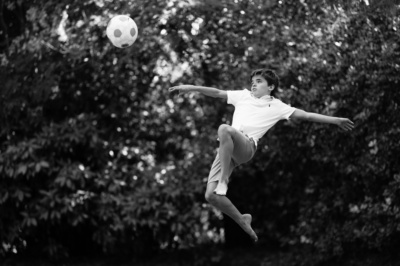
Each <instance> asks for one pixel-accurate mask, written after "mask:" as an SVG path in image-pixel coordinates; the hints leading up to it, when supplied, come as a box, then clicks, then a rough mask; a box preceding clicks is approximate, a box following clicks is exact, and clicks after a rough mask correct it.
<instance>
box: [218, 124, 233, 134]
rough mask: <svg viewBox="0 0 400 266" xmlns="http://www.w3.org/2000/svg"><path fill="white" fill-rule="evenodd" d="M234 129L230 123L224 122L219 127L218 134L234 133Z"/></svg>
mask: <svg viewBox="0 0 400 266" xmlns="http://www.w3.org/2000/svg"><path fill="white" fill-rule="evenodd" d="M234 131H235V130H234V128H233V127H231V126H230V125H227V124H222V125H220V126H219V128H218V136H226V135H232V134H233V133H234Z"/></svg>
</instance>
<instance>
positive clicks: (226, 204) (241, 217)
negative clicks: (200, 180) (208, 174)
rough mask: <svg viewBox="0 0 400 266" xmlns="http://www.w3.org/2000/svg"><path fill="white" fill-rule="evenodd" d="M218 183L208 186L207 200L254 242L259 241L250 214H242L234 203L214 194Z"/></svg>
mask: <svg viewBox="0 0 400 266" xmlns="http://www.w3.org/2000/svg"><path fill="white" fill-rule="evenodd" d="M217 184H218V182H211V183H208V184H207V190H206V195H205V197H206V200H207V201H208V202H209V203H210V204H211V205H213V206H214V207H216V208H218V209H219V210H220V211H222V212H223V213H225V214H226V215H228V216H229V217H231V218H232V219H233V220H234V221H235V222H236V223H237V224H238V225H239V226H240V227H241V228H242V229H243V230H244V231H245V232H246V233H247V234H249V235H250V237H251V238H252V239H253V241H255V242H256V241H257V240H258V237H257V235H256V233H255V232H254V231H253V229H252V228H251V219H252V217H251V215H250V214H241V213H240V212H239V210H238V209H237V208H236V207H235V205H233V204H232V202H231V201H230V200H229V199H228V198H227V197H226V196H221V195H216V194H215V193H214V190H215V188H216V187H217Z"/></svg>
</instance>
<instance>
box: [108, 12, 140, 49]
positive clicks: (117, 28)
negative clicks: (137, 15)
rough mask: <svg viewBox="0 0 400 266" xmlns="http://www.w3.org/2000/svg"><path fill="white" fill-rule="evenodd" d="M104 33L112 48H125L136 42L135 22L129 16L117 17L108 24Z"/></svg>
mask: <svg viewBox="0 0 400 266" xmlns="http://www.w3.org/2000/svg"><path fill="white" fill-rule="evenodd" d="M106 33H107V37H108V39H110V41H111V43H112V44H113V45H114V46H116V47H118V48H126V47H129V46H131V45H132V44H133V43H134V42H135V41H136V38H137V36H138V29H137V26H136V23H135V21H133V19H131V18H130V17H129V16H125V15H118V16H115V17H113V18H112V19H111V20H110V21H109V22H108V25H107V30H106Z"/></svg>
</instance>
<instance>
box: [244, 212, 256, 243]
mask: <svg viewBox="0 0 400 266" xmlns="http://www.w3.org/2000/svg"><path fill="white" fill-rule="evenodd" d="M242 217H243V221H244V223H245V226H244V227H242V228H243V230H244V231H245V232H246V233H248V234H249V235H250V237H251V239H253V241H254V242H257V241H258V237H257V235H256V233H255V232H254V231H253V228H251V220H252V217H251V214H243V215H242Z"/></svg>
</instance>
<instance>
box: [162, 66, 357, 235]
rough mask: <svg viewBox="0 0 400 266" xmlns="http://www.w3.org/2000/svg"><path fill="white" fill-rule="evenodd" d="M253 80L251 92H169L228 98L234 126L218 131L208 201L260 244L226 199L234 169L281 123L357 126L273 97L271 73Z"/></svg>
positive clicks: (189, 88)
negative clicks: (260, 140)
mask: <svg viewBox="0 0 400 266" xmlns="http://www.w3.org/2000/svg"><path fill="white" fill-rule="evenodd" d="M250 78H251V91H249V90H247V89H244V90H235V91H234V90H228V91H224V90H219V89H215V88H210V87H202V86H193V85H180V86H176V87H172V88H170V89H169V91H170V92H173V91H179V93H187V92H192V91H194V92H200V93H203V94H204V95H207V96H211V97H215V98H223V99H227V102H228V104H232V105H234V106H235V111H234V113H233V119H232V125H231V126H229V125H226V124H223V125H221V126H220V127H219V128H218V138H219V150H218V153H217V156H216V158H215V160H214V163H213V165H212V167H211V171H210V174H209V176H208V183H207V189H206V194H205V198H206V200H207V201H208V202H209V203H210V204H211V205H213V206H215V207H216V208H218V209H219V210H221V211H222V212H223V213H225V214H226V215H228V216H229V217H231V218H232V219H233V220H234V221H235V222H236V223H238V224H239V226H240V227H241V228H242V229H243V230H244V231H245V232H246V233H247V234H249V235H250V237H251V238H252V239H253V240H254V241H257V240H258V238H257V235H256V233H255V232H254V231H253V229H252V228H251V220H252V217H251V215H250V214H241V213H240V212H239V210H238V209H237V208H236V207H235V206H234V205H233V204H232V202H231V201H230V200H229V199H228V198H227V197H226V192H227V190H228V182H229V176H230V175H231V174H232V171H233V169H234V168H235V167H236V166H238V165H240V164H243V163H245V162H248V161H249V160H250V159H251V158H252V157H253V156H254V153H255V152H256V149H257V142H258V140H259V139H260V138H261V137H262V136H263V135H264V134H265V133H266V132H267V131H268V130H269V129H270V128H271V127H272V126H274V125H275V124H276V123H277V122H278V121H279V120H282V119H289V118H297V119H302V120H307V121H311V122H320V123H328V124H334V125H337V126H339V127H340V128H342V129H344V130H346V131H348V130H352V129H353V128H354V123H353V122H352V121H350V120H349V119H347V118H340V117H332V116H326V115H320V114H316V113H309V112H305V111H303V110H300V109H296V108H293V107H290V106H289V105H287V104H285V103H283V102H281V101H280V100H278V99H276V98H274V97H273V96H272V95H273V92H275V91H274V90H276V89H277V88H278V86H279V78H278V76H277V75H276V74H275V73H274V72H273V71H272V70H268V69H258V70H255V71H253V72H252V73H251V76H250ZM271 94H272V95H271Z"/></svg>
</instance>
